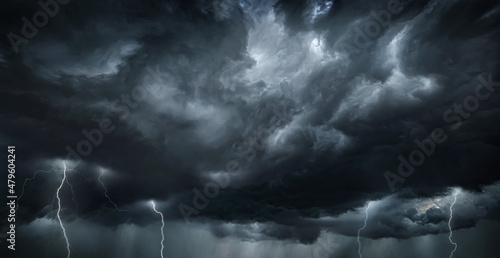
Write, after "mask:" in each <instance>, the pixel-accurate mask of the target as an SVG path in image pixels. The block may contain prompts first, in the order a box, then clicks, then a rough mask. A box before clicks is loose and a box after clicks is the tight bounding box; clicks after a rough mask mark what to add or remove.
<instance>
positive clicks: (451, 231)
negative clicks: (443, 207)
mask: <svg viewBox="0 0 500 258" xmlns="http://www.w3.org/2000/svg"><path fill="white" fill-rule="evenodd" d="M457 195H458V191H455V193H454V194H453V198H454V199H453V203H452V204H451V205H450V219H449V220H448V228H449V229H450V235H449V236H448V239H449V240H450V243H451V244H452V245H454V246H455V247H454V248H453V250H452V251H451V253H450V258H451V257H453V253H454V252H455V251H456V250H457V247H458V245H457V243H455V242H453V240H452V239H451V237H452V236H453V230H452V229H451V220H452V219H453V205H455V203H456V202H457Z"/></svg>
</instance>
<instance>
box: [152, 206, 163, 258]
mask: <svg viewBox="0 0 500 258" xmlns="http://www.w3.org/2000/svg"><path fill="white" fill-rule="evenodd" d="M151 205H153V210H154V211H155V212H156V213H158V214H160V216H161V242H160V243H161V252H160V254H161V258H163V248H164V246H163V241H165V235H164V234H163V228H164V227H165V221H164V220H163V213H161V212H159V211H157V210H156V205H155V202H154V201H151Z"/></svg>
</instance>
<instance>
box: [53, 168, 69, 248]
mask: <svg viewBox="0 0 500 258" xmlns="http://www.w3.org/2000/svg"><path fill="white" fill-rule="evenodd" d="M63 168H64V170H63V179H62V180H61V185H59V188H57V192H56V196H57V219H58V220H59V225H60V226H61V229H62V232H63V235H64V239H65V240H66V249H67V250H68V258H69V257H70V256H71V250H70V249H69V247H70V245H69V240H68V236H67V235H66V228H64V225H63V223H62V220H61V198H60V197H59V192H60V191H61V188H62V187H63V185H64V182H65V181H67V177H66V163H65V162H64V161H63Z"/></svg>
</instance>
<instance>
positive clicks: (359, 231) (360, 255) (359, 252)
mask: <svg viewBox="0 0 500 258" xmlns="http://www.w3.org/2000/svg"><path fill="white" fill-rule="evenodd" d="M370 204H371V202H368V205H367V206H366V210H365V213H366V217H365V224H364V225H363V227H362V228H360V229H358V254H359V257H360V258H363V255H362V254H361V241H360V240H359V236H360V233H361V230H363V229H365V227H366V222H367V221H368V209H369V208H370Z"/></svg>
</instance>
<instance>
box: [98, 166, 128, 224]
mask: <svg viewBox="0 0 500 258" xmlns="http://www.w3.org/2000/svg"><path fill="white" fill-rule="evenodd" d="M103 175H104V170H102V169H101V173H100V174H99V177H98V178H97V180H98V181H99V182H100V183H101V185H102V188H104V196H106V198H108V201H109V202H110V203H111V204H113V206H115V208H116V210H117V211H119V212H127V213H129V214H130V211H128V210H122V209H120V208H118V205H116V203H114V202H113V200H111V197H109V195H108V188H107V187H106V185H105V184H104V182H103V181H102V180H101V177H102V176H103ZM129 220H130V218H129Z"/></svg>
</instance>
